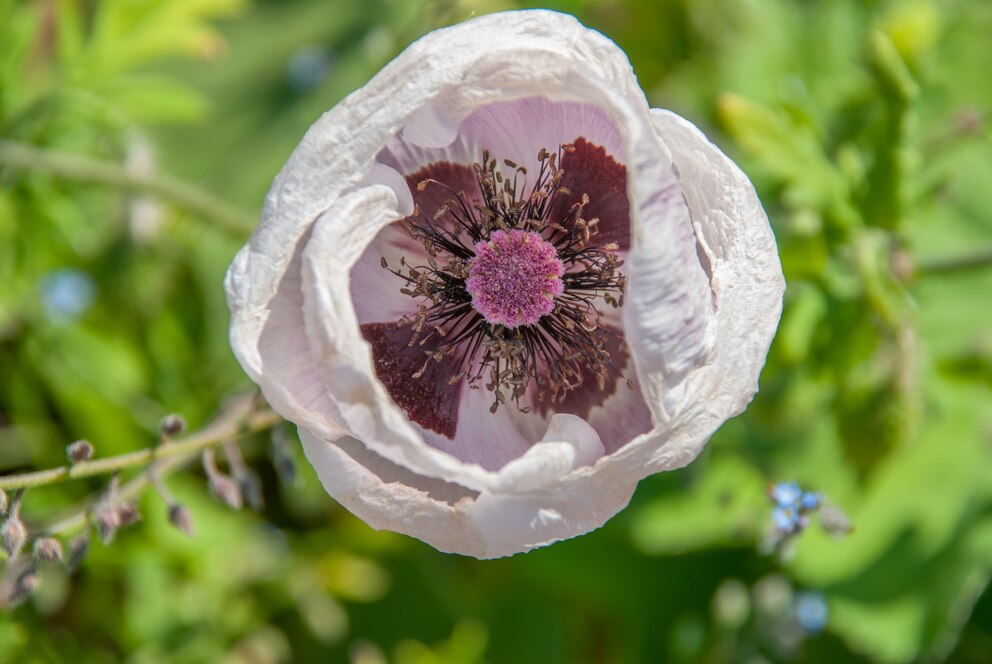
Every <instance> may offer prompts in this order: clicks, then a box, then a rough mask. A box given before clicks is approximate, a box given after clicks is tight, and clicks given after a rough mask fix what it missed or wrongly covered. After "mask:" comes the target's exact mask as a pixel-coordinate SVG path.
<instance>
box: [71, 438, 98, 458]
mask: <svg viewBox="0 0 992 664" xmlns="http://www.w3.org/2000/svg"><path fill="white" fill-rule="evenodd" d="M65 454H66V456H68V457H69V461H71V462H72V463H79V462H80V461H89V460H90V459H92V458H93V444H92V443H90V441H88V440H77V441H76V442H74V443H72V444H71V445H69V446H68V447H66V448H65Z"/></svg>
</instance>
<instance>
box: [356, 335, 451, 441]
mask: <svg viewBox="0 0 992 664" xmlns="http://www.w3.org/2000/svg"><path fill="white" fill-rule="evenodd" d="M361 331H362V336H363V337H365V340H366V341H368V342H369V344H370V345H371V346H372V359H373V361H374V362H375V373H376V376H378V378H379V380H380V381H382V384H383V385H385V387H386V391H387V392H389V396H390V397H392V399H393V401H394V402H396V405H397V406H399V407H400V408H402V409H403V412H405V413H406V415H407V417H409V418H410V419H411V420H412V421H414V422H416V423H417V424H419V425H420V426H422V427H424V428H425V429H429V430H431V431H434V432H436V433H439V434H441V435H442V436H446V437H448V438H451V439H454V437H455V430H456V429H457V426H458V406H459V398H458V392H459V390H460V389H461V385H460V384H456V385H449V384H448V378H449V377H451V376H452V375H454V374H455V373H456V370H455V368H454V363H453V362H452V360H451V359H450V358H447V357H446V358H442V359H441V361H440V362H435V361H434V360H431V361H430V363H429V364H428V365H427V369H426V370H425V371H424V373H423V375H421V376H420V377H419V378H414V377H413V374H415V373H417V372H418V371H420V368H421V367H423V366H424V362H425V361H426V360H427V359H428V358H427V355H426V354H425V353H424V349H423V347H420V346H416V345H415V346H414V347H412V348H411V347H410V346H409V345H408V344H409V342H410V336H411V334H412V333H411V331H410V328H409V326H400V325H398V324H396V323H368V324H365V325H362V326H361Z"/></svg>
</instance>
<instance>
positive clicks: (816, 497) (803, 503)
mask: <svg viewBox="0 0 992 664" xmlns="http://www.w3.org/2000/svg"><path fill="white" fill-rule="evenodd" d="M822 502H823V498H822V497H821V496H820V494H818V493H814V492H812V491H804V492H803V495H802V497H801V498H800V499H799V509H801V510H803V511H804V512H812V511H813V510H815V509H817V508H818V507H819V506H820V503H822Z"/></svg>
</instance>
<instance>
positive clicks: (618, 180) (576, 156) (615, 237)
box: [550, 137, 630, 251]
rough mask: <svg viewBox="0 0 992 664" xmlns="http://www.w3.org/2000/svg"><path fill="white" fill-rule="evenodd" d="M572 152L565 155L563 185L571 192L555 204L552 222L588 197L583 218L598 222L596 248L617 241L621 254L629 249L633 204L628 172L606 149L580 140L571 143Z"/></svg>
mask: <svg viewBox="0 0 992 664" xmlns="http://www.w3.org/2000/svg"><path fill="white" fill-rule="evenodd" d="M572 145H573V146H574V147H575V150H574V151H573V152H565V153H564V154H562V158H561V167H562V170H564V171H565V175H564V177H563V178H562V182H561V184H562V186H563V187H565V188H567V189H568V190H569V191H570V192H571V193H570V194H569V195H568V196H561V197H559V198H558V199H557V200H556V201H555V206H554V208H553V210H552V215H551V217H550V218H551V219H555V220H557V219H561V218H562V217H564V216H565V214H567V213H568V209H569V207H571V205H572V204H573V203H576V202H578V201H579V200H580V199H581V198H582V194H588V196H589V204H588V205H587V206H586V207H585V209H584V210H583V211H582V218H583V219H593V218H598V219H599V234H598V235H596V236H595V238H594V240H593V242H594V243H595V244H597V245H600V246H602V245H604V244H609V243H611V242H616V243H617V246H618V248H619V250H620V251H627V249H629V248H630V203H629V201H628V200H627V169H626V168H625V167H624V165H623V164H620V163H618V162H617V161H616V160H615V159H614V158H613V157H611V156H610V155H608V154H606V150H605V149H604V148H601V147H600V146H598V145H594V144H592V143H590V142H589V141H587V140H586V139H584V138H582V137H579V138H577V139H575V141H574V142H573V143H572Z"/></svg>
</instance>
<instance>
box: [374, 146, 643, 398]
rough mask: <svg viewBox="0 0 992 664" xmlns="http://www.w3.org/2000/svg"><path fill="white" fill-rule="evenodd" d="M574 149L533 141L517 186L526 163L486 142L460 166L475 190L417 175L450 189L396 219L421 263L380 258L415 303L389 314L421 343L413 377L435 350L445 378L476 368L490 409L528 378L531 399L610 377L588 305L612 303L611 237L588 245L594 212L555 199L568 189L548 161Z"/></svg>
mask: <svg viewBox="0 0 992 664" xmlns="http://www.w3.org/2000/svg"><path fill="white" fill-rule="evenodd" d="M574 151H575V147H574V146H572V145H561V146H560V147H559V150H558V152H557V153H551V152H549V151H548V150H546V149H543V148H542V149H541V150H540V151H539V152H538V155H537V160H538V168H537V172H536V174H535V175H534V176H533V184H532V185H531V186H530V189H529V191H528V189H527V184H528V180H529V178H528V176H527V169H526V168H524V167H522V166H519V165H517V164H516V163H515V162H513V161H511V160H509V159H504V161H503V162H502V163H503V165H504V166H505V167H506V168H508V169H512V173H511V174H510V175H507V174H506V173H504V172H503V171H501V170H500V169H499V167H498V165H497V161H496V159H491V158H490V153H489V151H488V150H483V152H482V160H481V161H480V162H478V163H475V164H473V165H472V170H473V172H474V173H475V177H476V181H477V184H478V187H479V191H480V192H481V194H482V196H481V200H478V201H476V200H471V201H470V200H469V198H468V197H467V196H466V194H465V192H461V191H456V190H454V189H453V188H452V187H450V186H448V185H447V184H445V183H443V182H440V181H438V180H434V179H425V180H423V181H421V182H419V183H418V184H417V190H418V191H421V192H422V191H425V190H426V189H427V188H428V187H441V188H442V189H443V190H445V191H446V192H447V194H450V195H451V198H448V199H445V200H444V201H443V202H442V203H441V204H440V205H439V206H438V207H437V209H436V210H428V211H426V212H427V213H426V214H425V211H423V210H421V209H420V208H419V206H415V208H414V213H413V215H411V216H410V217H408V218H406V219H405V220H404V223H405V225H406V228H407V229H408V230H409V232H410V234H411V235H412V236H413V237H414V238H416V239H419V240H420V241H421V242H423V244H424V247H425V249H426V251H427V256H428V258H427V265H410V264H409V262H408V261H406V260H405V259H401V260H400V267H399V268H398V269H392V268H390V267H389V266H388V264H387V263H386V261H385V259H383V260H382V266H383V268H384V269H387V270H389V271H390V272H392V273H393V274H395V275H396V276H397V277H399V278H400V279H402V280H403V281H404V282H405V284H404V286H403V287H402V288H401V292H402V293H404V294H407V295H409V296H411V297H414V298H417V299H419V300H421V305H420V307H419V310H418V312H417V313H416V314H415V315H414V316H413V317H412V318H409V317H405V318H404V319H403V320H401V324H404V325H407V326H409V327H410V329H411V332H412V334H411V338H410V341H409V346H410V347H413V346H421V347H423V348H424V353H425V363H424V365H423V366H422V367H421V368H420V369H419V370H418V371H417V372H416V373H415V374H414V375H413V378H415V379H416V378H419V377H420V376H422V375H424V372H425V371H426V369H427V367H428V366H429V365H430V364H431V363H432V362H441V361H442V360H444V361H446V362H450V364H448V365H447V366H450V367H453V373H452V375H451V376H450V377H449V378H448V383H449V384H455V383H458V382H460V381H461V380H466V381H468V384H469V386H470V387H472V388H474V389H478V387H479V385H478V383H479V382H480V381H482V380H483V377H484V376H485V378H486V383H485V388H486V389H487V390H489V391H490V392H492V393H493V404H492V406H491V409H490V410H491V411H492V412H496V410H497V409H498V408H499V406H500V405H501V404H505V403H506V402H507V401H513V402H515V403H516V405H517V407H518V408H519V409H520V410H522V411H524V412H528V411H529V408H528V407H526V406H522V405H521V404H520V399H521V398H522V397H523V396H524V395H525V393H526V392H527V390H528V389H529V388H530V387H531V386H532V385H533V386H534V387H536V398H537V399H538V400H539V401H543V400H544V399H550V401H551V402H552V403H557V402H560V401H561V400H562V399H563V398H564V396H565V394H566V393H567V392H568V391H569V390H574V389H576V388H577V387H579V386H580V385H582V384H583V383H584V381H585V380H587V379H591V380H594V381H595V383H596V385H597V387H598V389H600V390H604V389H605V387H606V384H607V380H608V379H609V377H610V375H611V374H615V375H616V376H617V377H618V378H619V377H622V375H621V374H620V371H619V369H618V368H617V367H616V366H614V364H613V362H612V359H611V357H610V353H609V352H608V351H607V350H606V345H607V341H608V340H609V337H610V336H615V333H614V332H612V331H611V330H610V328H607V327H605V326H603V325H602V324H601V314H600V311H599V309H597V304H598V303H599V302H600V301H602V302H604V303H605V304H607V305H609V306H612V307H621V306H623V291H624V287H625V285H626V278H625V277H624V275H623V274H622V273H621V272H620V268H621V266H622V265H623V261H622V260H621V259H620V258H619V257H618V256H617V254H616V253H615V252H616V251H617V250H618V246H617V244H616V243H609V244H605V245H602V246H596V245H595V242H594V238H595V236H596V234H597V233H598V225H599V219H596V218H593V219H588V220H587V219H584V218H583V216H582V215H583V211H584V209H585V208H586V207H587V206H588V205H589V196H588V195H586V194H582V195H581V196H580V197H579V199H578V200H577V201H576V202H575V203H574V204H572V205H571V206H559V205H556V204H555V202H556V200H557V199H559V197H563V196H571V195H572V192H571V191H569V190H567V189H566V188H565V187H562V186H561V182H562V178H563V176H564V171H563V170H562V169H561V167H560V163H561V156H562V153H563V152H565V153H568V152H574ZM566 200H567V199H566ZM562 207H564V209H565V212H564V213H559V214H561V215H562V216H560V217H559V218H553V214H552V211H553V210H560V209H562ZM554 216H557V215H554ZM466 235H467V238H465V236H466ZM466 240H467V241H466ZM619 341H620V343H621V344H622V339H620V340H619ZM448 358H451V359H450V360H449V359H448ZM627 382H628V384H630V381H627Z"/></svg>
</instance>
